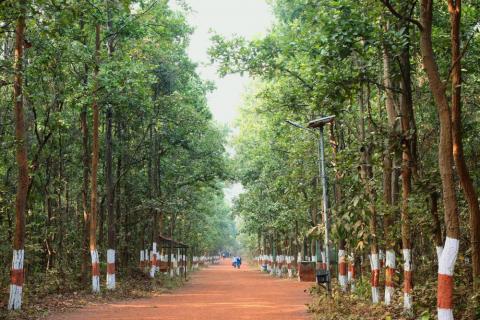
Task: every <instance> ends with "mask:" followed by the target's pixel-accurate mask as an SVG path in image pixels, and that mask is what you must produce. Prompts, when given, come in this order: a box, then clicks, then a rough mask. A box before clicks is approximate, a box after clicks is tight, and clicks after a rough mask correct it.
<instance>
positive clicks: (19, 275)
mask: <svg viewBox="0 0 480 320" xmlns="http://www.w3.org/2000/svg"><path fill="white" fill-rule="evenodd" d="M23 258H24V250H13V258H12V276H11V279H10V280H11V284H10V297H9V299H8V309H9V310H20V309H21V308H22V291H23Z"/></svg>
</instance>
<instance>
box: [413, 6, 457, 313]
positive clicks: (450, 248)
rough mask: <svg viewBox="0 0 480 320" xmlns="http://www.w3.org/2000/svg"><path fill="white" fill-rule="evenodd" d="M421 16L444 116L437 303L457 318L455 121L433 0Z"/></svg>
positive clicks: (426, 58) (427, 61) (430, 73)
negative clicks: (437, 51)
mask: <svg viewBox="0 0 480 320" xmlns="http://www.w3.org/2000/svg"><path fill="white" fill-rule="evenodd" d="M420 16H421V25H422V28H421V32H420V49H421V53H422V59H423V65H424V68H425V71H426V73H427V77H428V80H429V86H430V90H431V92H432V95H433V98H434V101H435V105H436V107H437V112H438V116H439V119H440V142H439V147H438V148H439V150H438V165H439V169H440V176H441V180H442V187H443V190H442V192H443V205H444V208H445V225H446V233H447V239H446V242H445V246H444V249H443V252H442V256H441V257H440V262H439V268H438V291H437V307H438V318H439V319H440V320H444V319H453V300H452V295H453V269H454V266H455V261H456V259H457V254H458V247H459V236H460V228H459V217H458V209H457V198H456V194H455V182H454V177H453V165H454V160H453V154H452V150H453V149H452V148H453V141H452V122H451V112H450V108H449V105H448V100H447V95H446V89H445V86H444V84H443V83H442V80H441V78H440V74H439V71H438V66H437V62H436V60H435V56H434V53H433V46H432V19H433V0H422V2H421V6H420Z"/></svg>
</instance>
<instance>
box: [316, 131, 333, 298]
mask: <svg viewBox="0 0 480 320" xmlns="http://www.w3.org/2000/svg"><path fill="white" fill-rule="evenodd" d="M319 130H320V138H319V143H318V146H319V148H318V152H319V159H320V163H319V165H320V168H319V169H320V177H321V179H322V198H323V201H322V202H323V220H324V223H325V246H324V247H325V263H326V269H327V278H328V282H327V291H328V294H330V293H331V277H330V254H329V253H330V252H329V251H330V250H329V247H330V246H329V229H330V223H329V217H328V195H327V175H326V173H325V151H324V147H323V125H321V126H320V127H319ZM317 260H318V258H317Z"/></svg>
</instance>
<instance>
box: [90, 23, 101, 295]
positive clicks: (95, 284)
mask: <svg viewBox="0 0 480 320" xmlns="http://www.w3.org/2000/svg"><path fill="white" fill-rule="evenodd" d="M99 57H100V24H96V26H95V68H94V73H93V81H94V85H93V93H92V97H93V105H92V109H93V128H92V130H93V138H92V175H91V179H92V180H91V189H92V190H91V192H90V195H91V198H90V255H91V258H92V291H93V292H94V293H98V292H100V282H99V281H100V280H99V276H100V266H99V259H98V251H97V202H98V200H97V189H98V182H97V173H98V158H99V151H100V148H99V141H98V140H99V137H98V136H99V133H98V131H99V108H98V103H97V90H98V71H99V63H100V61H99Z"/></svg>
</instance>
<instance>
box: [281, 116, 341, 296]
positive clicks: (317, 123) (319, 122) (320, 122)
mask: <svg viewBox="0 0 480 320" xmlns="http://www.w3.org/2000/svg"><path fill="white" fill-rule="evenodd" d="M334 119H335V116H328V117H322V118H318V119H315V120H312V121H310V122H309V123H308V124H307V127H306V128H305V127H304V126H302V125H300V124H298V123H295V122H293V121H290V120H286V121H287V123H289V124H290V125H293V126H295V127H297V128H301V129H305V130H314V129H317V128H318V129H319V131H320V137H319V139H318V158H319V159H320V161H319V168H318V169H319V172H320V177H321V179H322V200H323V201H322V202H323V221H324V222H325V262H326V272H327V286H328V287H327V289H328V291H329V292H330V288H331V277H330V254H329V253H330V250H329V247H330V246H329V244H328V242H329V230H330V221H329V216H328V196H327V175H326V172H325V150H324V146H323V127H324V126H325V125H326V124H328V123H332V122H333V121H334ZM316 252H317V262H318V259H319V257H318V249H317V251H316Z"/></svg>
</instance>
